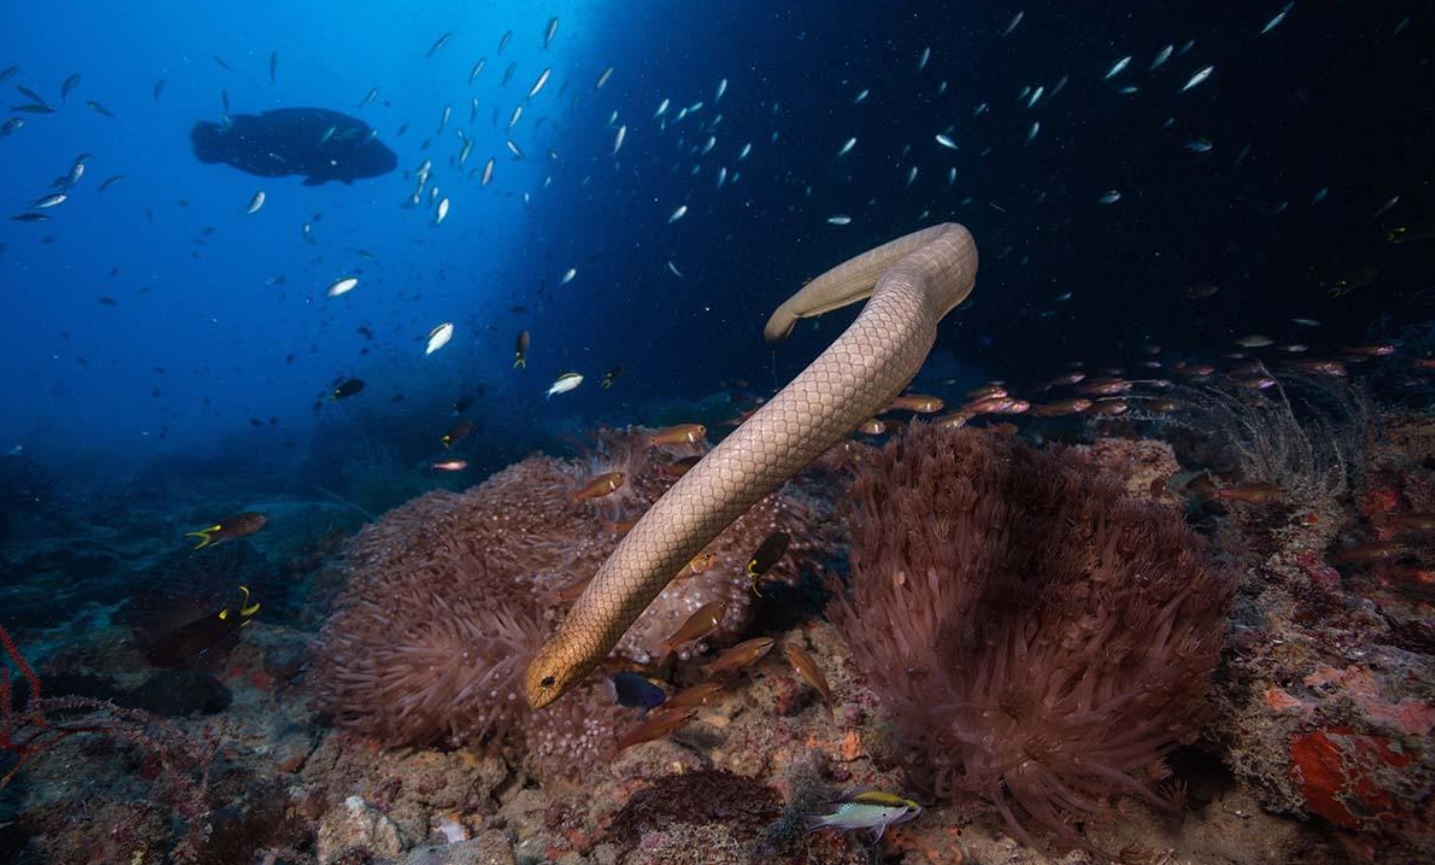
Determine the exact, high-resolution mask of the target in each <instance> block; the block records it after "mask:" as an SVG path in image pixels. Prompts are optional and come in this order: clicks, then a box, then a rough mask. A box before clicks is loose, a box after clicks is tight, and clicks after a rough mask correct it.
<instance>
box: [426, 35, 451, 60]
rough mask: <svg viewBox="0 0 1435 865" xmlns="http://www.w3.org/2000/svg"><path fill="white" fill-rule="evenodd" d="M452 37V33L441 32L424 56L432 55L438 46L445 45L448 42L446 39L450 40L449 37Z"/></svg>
mask: <svg viewBox="0 0 1435 865" xmlns="http://www.w3.org/2000/svg"><path fill="white" fill-rule="evenodd" d="M452 38H453V34H452V33H445V34H443V35H442V36H440V37H439V38H438V39H437V40H436V41H435V42H434V44H433V45H432V46H430V47H429V50H428V53H427V54H425V55H424V56H425V57H432V56H434V54H436V53H437V52H438V50H439V49H440V48H442V47H444V46H445V45H447V44H448V40H450V39H452Z"/></svg>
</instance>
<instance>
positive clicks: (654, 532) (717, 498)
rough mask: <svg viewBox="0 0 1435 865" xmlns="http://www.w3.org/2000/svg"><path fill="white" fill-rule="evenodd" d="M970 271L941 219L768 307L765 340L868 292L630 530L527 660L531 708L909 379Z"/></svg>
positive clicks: (608, 647)
mask: <svg viewBox="0 0 1435 865" xmlns="http://www.w3.org/2000/svg"><path fill="white" fill-rule="evenodd" d="M976 275H977V247H976V243H975V242H974V241H973V240H972V235H971V233H970V232H969V231H967V229H966V228H965V227H964V226H961V225H957V224H956V223H945V224H942V225H936V226H933V227H931V228H926V229H923V230H921V231H918V232H915V233H913V234H909V235H907V236H905V237H901V238H898V239H897V240H893V241H891V242H890V243H886V244H883V245H882V246H879V247H877V248H876V249H873V250H871V251H869V252H866V253H863V254H862V255H859V256H857V257H856V258H854V259H852V260H850V261H848V262H846V263H845V264H841V265H838V266H837V267H835V268H833V269H832V270H829V271H827V272H826V273H824V274H822V275H821V276H819V277H817V278H816V279H814V280H812V281H811V282H809V283H808V284H807V285H805V286H804V287H803V288H802V289H801V290H800V291H798V292H797V293H796V294H794V295H793V296H792V297H790V298H788V300H787V302H785V303H783V304H782V305H781V306H779V307H778V308H777V311H776V312H774V313H773V314H772V317H771V318H770V319H769V320H768V322H767V327H766V328H765V329H764V330H763V335H764V336H765V337H766V338H767V339H768V340H769V341H776V340H780V339H783V338H784V337H786V336H787V335H788V334H789V333H791V331H792V328H793V325H795V324H796V323H797V319H799V318H809V317H812V316H817V315H821V314H822V313H824V312H830V311H832V310H834V309H839V308H841V307H844V306H847V305H848V304H850V303H854V302H856V301H859V300H862V299H863V298H865V297H868V296H869V295H870V297H871V299H870V300H869V301H868V302H867V305H866V306H865V307H864V308H863V309H862V312H861V313H859V314H858V316H857V319H856V320H855V321H854V322H852V325H851V326H850V327H848V328H847V330H845V331H843V333H842V335H841V336H839V337H837V340H836V341H835V342H833V343H832V345H830V346H828V348H827V350H826V351H824V352H823V353H822V354H820V355H818V357H817V359H816V360H814V361H813V362H812V363H811V365H809V366H808V367H807V368H806V369H804V370H803V371H802V372H801V373H800V374H799V375H798V376H797V378H795V379H793V380H792V382H791V383H790V384H788V386H787V387H785V388H783V389H782V390H781V391H779V392H778V393H777V395H776V396H774V397H773V398H772V399H771V400H770V401H769V402H768V403H767V404H766V405H764V406H763V407H762V408H761V409H759V410H758V411H757V412H756V413H755V414H753V415H752V416H751V417H749V418H748V419H747V421H746V422H745V423H743V425H742V426H740V427H738V428H737V429H736V430H735V431H734V432H733V433H732V434H731V435H729V436H728V437H727V438H726V439H724V440H723V441H722V442H721V443H720V444H719V445H718V446H717V447H715V448H713V449H712V451H711V452H709V453H708V455H707V456H706V457H705V458H703V460H702V461H700V462H699V463H698V464H697V465H695V466H693V468H692V469H690V470H689V471H688V473H687V474H685V475H683V477H682V478H681V479H679V480H678V482H677V483H676V484H674V485H673V486H672V488H671V489H669V490H668V491H667V493H666V494H665V495H664V496H663V497H662V498H660V499H658V501H657V502H656V503H654V504H653V506H652V507H651V508H649V509H648V512H647V513H646V514H644V515H643V518H642V519H641V520H639V521H638V524H637V525H635V526H634V527H633V528H632V530H631V531H629V532H628V534H627V535H626V536H625V537H624V538H623V540H622V541H621V542H620V543H619V544H618V546H617V548H616V549H614V550H613V554H612V555H611V556H609V557H608V560H607V561H606V562H604V563H603V565H602V567H600V568H599V569H598V573H597V575H595V576H594V577H593V581H592V582H591V583H590V584H589V585H588V588H587V589H586V590H585V591H584V592H583V595H582V596H581V597H580V598H579V599H578V601H577V602H576V603H575V604H574V605H573V608H572V609H571V610H570V611H569V612H568V616H567V618H566V619H564V621H563V623H562V625H561V626H560V627H559V629H558V633H557V634H555V635H554V636H553V638H552V639H550V640H549V641H548V642H547V643H546V644H545V645H544V646H543V647H542V648H541V649H540V650H539V652H538V654H537V656H535V658H534V659H533V662H532V663H531V664H530V665H529V667H528V672H527V675H526V677H525V681H524V688H525V691H526V694H527V697H528V702H529V704H530V705H531V706H533V708H535V709H538V708H542V707H543V706H546V705H548V704H549V703H551V702H553V701H554V700H556V699H558V698H559V697H560V696H562V695H563V694H564V692H566V691H567V690H568V689H570V688H572V687H573V686H574V685H576V684H577V683H578V682H579V681H580V680H582V679H583V677H585V676H587V675H588V673H589V672H591V671H592V670H593V668H594V667H596V666H597V665H598V662H599V661H601V660H602V659H603V658H604V657H605V656H606V655H607V654H608V653H609V652H610V651H612V649H613V646H614V645H615V644H616V643H617V642H618V639H619V638H620V637H622V636H623V633H624V632H625V631H627V629H628V626H629V625H631V624H632V623H633V621H634V620H635V619H637V618H638V616H639V615H640V614H641V613H642V612H643V610H644V609H646V608H647V606H648V604H649V603H651V602H652V600H653V599H654V598H656V597H657V596H658V593H659V592H661V591H662V590H663V588H664V587H665V586H667V584H668V583H669V582H670V581H671V580H672V579H673V577H674V576H675V575H676V574H677V573H678V572H679V571H680V570H681V569H682V567H683V565H684V564H685V563H687V562H688V561H689V560H690V559H692V557H693V556H695V555H697V554H698V552H699V551H701V550H702V548H703V547H704V546H706V545H707V543H708V542H709V541H711V540H712V539H713V538H715V537H717V535H718V534H719V533H720V532H721V531H722V530H723V529H725V528H727V527H728V526H729V525H731V524H732V522H733V520H735V519H737V518H738V517H739V516H741V515H742V513H743V512H744V511H746V510H747V509H748V508H749V507H751V506H752V504H753V503H754V502H756V501H757V500H758V499H760V498H762V497H763V496H764V495H766V494H767V493H769V492H771V491H772V490H773V489H775V488H776V487H777V486H778V485H779V484H781V483H782V482H784V481H786V480H787V479H788V478H790V477H792V476H793V475H794V474H796V473H797V472H799V471H801V470H802V469H803V468H804V467H805V466H806V465H807V464H808V463H810V462H811V461H812V460H813V459H815V458H816V457H817V456H819V455H820V454H822V453H823V452H824V451H826V450H827V449H828V448H830V447H831V446H832V445H834V444H836V443H837V442H838V441H840V440H841V439H842V437H843V436H846V435H848V434H850V433H851V432H852V431H853V430H854V429H856V428H857V427H858V426H859V425H860V424H861V423H862V422H863V421H866V420H867V419H868V418H870V417H872V415H874V414H876V413H878V412H880V411H881V410H882V409H883V407H885V406H886V405H887V404H888V403H890V402H891V401H892V399H893V397H895V396H897V394H899V393H900V392H901V390H902V388H904V387H906V386H907V384H908V383H909V382H911V380H912V378H913V377H914V376H915V375H916V374H917V370H918V369H920V368H921V366H922V363H923V361H925V360H926V358H927V353H928V352H929V351H931V348H932V344H933V342H935V341H936V338H937V322H939V321H940V320H941V319H942V317H943V316H944V315H946V314H947V313H948V312H950V311H951V310H952V308H953V307H955V306H956V305H957V304H959V303H961V302H962V301H963V300H965V299H966V297H967V295H969V294H970V293H971V291H972V286H973V284H974V282H975V280H976ZM874 286H875V287H874Z"/></svg>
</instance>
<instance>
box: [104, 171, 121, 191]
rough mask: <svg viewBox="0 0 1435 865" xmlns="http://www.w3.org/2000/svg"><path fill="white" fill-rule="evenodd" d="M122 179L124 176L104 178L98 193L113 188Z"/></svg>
mask: <svg viewBox="0 0 1435 865" xmlns="http://www.w3.org/2000/svg"><path fill="white" fill-rule="evenodd" d="M124 179H125V176H124V175H123V174H116V175H115V176H114V177H107V178H105V182H104V183H101V184H100V190H99V191H100V192H104V191H105V190H106V189H109V188H110V187H111V186H114V185H115V184H116V183H119V182H120V181H121V180H124Z"/></svg>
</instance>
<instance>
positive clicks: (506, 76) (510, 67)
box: [502, 60, 518, 84]
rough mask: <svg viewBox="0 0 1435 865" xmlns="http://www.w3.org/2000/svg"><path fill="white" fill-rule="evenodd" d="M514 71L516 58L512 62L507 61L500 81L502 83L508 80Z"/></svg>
mask: <svg viewBox="0 0 1435 865" xmlns="http://www.w3.org/2000/svg"><path fill="white" fill-rule="evenodd" d="M516 71H518V61H517V60H514V61H513V62H512V63H509V64H508V68H507V69H505V70H503V81H502V83H503V84H507V83H508V81H509V79H511V78H512V77H513V73H514V72H516Z"/></svg>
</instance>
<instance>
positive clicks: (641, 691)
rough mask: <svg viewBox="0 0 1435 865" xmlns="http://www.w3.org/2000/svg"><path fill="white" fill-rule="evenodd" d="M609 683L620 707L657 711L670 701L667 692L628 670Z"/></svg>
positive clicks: (651, 681)
mask: <svg viewBox="0 0 1435 865" xmlns="http://www.w3.org/2000/svg"><path fill="white" fill-rule="evenodd" d="M609 681H610V682H611V683H612V685H613V696H614V697H615V698H616V699H617V701H618V705H620V706H626V707H628V708H629V709H643V710H644V711H646V710H648V709H656V708H658V707H659V706H661V705H663V703H664V702H665V701H666V700H667V699H668V695H667V692H666V691H664V690H663V689H662V688H660V687H658V685H657V684H655V683H654V682H653V680H652V679H649V678H648V677H646V676H643V675H640V674H638V673H631V672H628V671H626V670H624V671H622V672H618V673H614V674H613V675H612V676H611V677H610V679H609Z"/></svg>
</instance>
